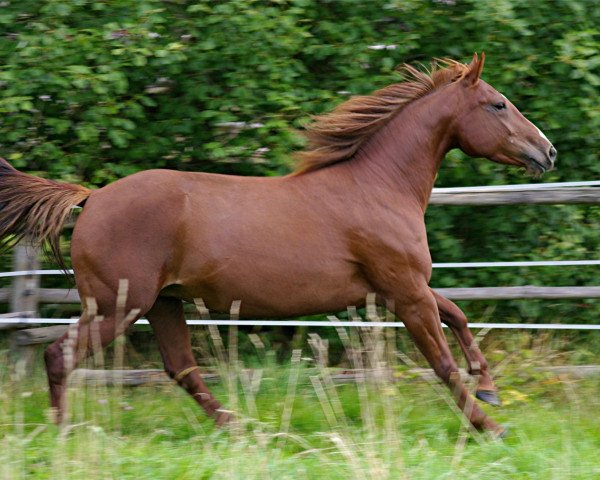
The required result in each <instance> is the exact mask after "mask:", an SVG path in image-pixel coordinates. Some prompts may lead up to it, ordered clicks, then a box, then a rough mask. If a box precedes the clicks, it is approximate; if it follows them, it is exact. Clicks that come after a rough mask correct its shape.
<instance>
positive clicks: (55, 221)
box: [0, 158, 92, 270]
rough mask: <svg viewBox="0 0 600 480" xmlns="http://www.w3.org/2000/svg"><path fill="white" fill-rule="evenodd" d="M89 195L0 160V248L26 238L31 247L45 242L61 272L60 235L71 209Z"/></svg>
mask: <svg viewBox="0 0 600 480" xmlns="http://www.w3.org/2000/svg"><path fill="white" fill-rule="evenodd" d="M91 193H92V191H91V190H90V189H89V188H86V187H83V186H81V185H73V184H69V183H60V182H55V181H53V180H47V179H45V178H40V177H35V176H33V175H29V174H27V173H23V172H20V171H18V170H16V169H15V168H13V167H12V166H11V165H10V164H9V163H8V162H7V161H6V160H4V159H3V158H0V248H2V249H4V248H7V247H10V246H12V245H14V244H15V243H17V242H18V241H19V240H21V239H22V238H23V237H28V238H29V239H30V240H31V241H32V242H33V243H34V244H37V245H42V244H44V243H45V242H46V241H47V242H48V245H49V246H50V250H51V252H52V254H53V255H54V257H55V258H56V261H57V262H58V264H59V266H60V268H62V269H63V270H66V266H65V262H64V259H63V257H62V254H61V252H60V232H61V231H62V229H63V227H64V224H65V222H66V220H67V218H69V215H70V213H71V210H72V207H74V206H76V205H81V204H83V202H84V201H85V200H86V199H87V198H88V197H89V196H90V194H91Z"/></svg>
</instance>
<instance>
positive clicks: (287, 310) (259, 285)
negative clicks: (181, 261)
mask: <svg viewBox="0 0 600 480" xmlns="http://www.w3.org/2000/svg"><path fill="white" fill-rule="evenodd" d="M291 267H292V265H290V268H288V269H285V268H284V269H281V268H275V267H270V266H262V267H261V266H257V265H253V266H248V268H234V267H226V266H221V268H220V269H219V267H215V268H214V271H213V272H212V274H211V273H205V274H204V275H200V276H190V277H188V278H187V279H185V280H182V281H180V282H177V284H176V285H172V286H170V287H168V288H167V289H166V290H165V292H166V293H167V294H169V295H173V296H178V297H180V298H183V299H185V300H187V301H193V300H195V299H199V298H201V299H202V300H203V301H204V303H205V304H206V306H207V307H208V308H209V309H210V310H212V311H216V312H229V311H230V308H231V305H232V303H233V302H234V301H240V302H241V311H240V313H241V315H242V316H244V317H264V318H278V317H279V318H282V317H293V316H299V315H310V314H316V313H323V312H336V311H341V310H345V309H346V308H347V307H348V306H361V305H363V304H364V303H365V298H366V295H367V294H368V293H369V292H371V291H373V289H372V288H371V287H370V285H369V284H368V282H367V281H366V280H365V279H364V278H362V276H361V275H360V274H359V272H358V271H355V270H354V269H353V268H352V267H351V266H350V265H348V266H342V267H339V266H338V267H337V268H334V269H324V268H320V269H314V270H313V269H310V268H291Z"/></svg>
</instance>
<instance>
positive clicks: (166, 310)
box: [147, 297, 230, 425]
mask: <svg viewBox="0 0 600 480" xmlns="http://www.w3.org/2000/svg"><path fill="white" fill-rule="evenodd" d="M147 317H148V321H149V322H150V325H151V326H152V330H154V335H155V336H156V340H157V341H158V346H159V348H160V353H161V355H162V358H163V362H164V365H165V370H166V372H167V373H168V374H169V376H170V377H171V378H173V379H175V380H176V381H177V383H179V385H180V386H181V387H183V388H184V389H185V390H186V391H187V392H188V393H189V394H190V395H191V396H192V397H193V398H194V400H195V401H196V402H197V403H198V404H199V405H200V406H201V407H202V408H203V409H204V411H205V412H206V413H207V414H208V415H209V416H210V417H212V418H214V419H215V422H216V423H217V425H221V424H224V423H226V422H227V421H229V420H230V416H229V414H228V413H227V412H225V411H222V410H220V408H221V405H220V403H219V402H218V401H217V400H216V399H215V397H213V395H212V394H211V393H210V391H209V390H208V388H206V385H205V384H204V382H203V381H202V377H201V376H200V372H199V368H198V365H197V364H196V360H195V359H194V355H193V353H192V345H191V341H190V332H189V330H188V327H187V325H186V323H185V317H184V316H183V304H182V302H181V300H179V299H177V298H168V297H158V299H157V300H156V303H155V304H154V306H153V307H152V308H151V309H150V311H149V312H148V313H147Z"/></svg>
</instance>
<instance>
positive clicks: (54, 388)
mask: <svg viewBox="0 0 600 480" xmlns="http://www.w3.org/2000/svg"><path fill="white" fill-rule="evenodd" d="M111 299H114V300H116V296H114V297H111ZM104 312H105V315H104V316H103V317H102V321H100V322H98V323H97V326H98V330H97V331H94V330H93V328H92V325H93V323H92V322H93V320H94V314H93V313H92V314H90V311H89V309H86V310H85V311H84V313H83V315H82V316H81V318H80V319H79V322H78V323H77V327H76V333H75V335H74V336H73V338H72V339H70V338H69V332H67V333H65V334H64V335H63V336H61V337H60V338H59V339H58V340H56V341H55V342H54V343H53V344H51V345H50V346H49V347H48V348H47V349H46V351H45V352H44V360H45V362H46V373H47V375H48V386H49V389H50V405H51V407H52V409H53V411H54V421H55V422H56V423H58V424H60V423H62V422H63V421H64V420H65V418H64V415H65V389H66V381H67V376H68V375H69V373H70V372H71V370H72V369H74V368H75V366H76V365H77V364H78V363H79V362H80V361H81V360H83V359H85V358H86V357H88V356H89V355H90V354H91V353H92V352H93V351H94V349H95V348H104V347H106V346H107V345H108V344H109V343H111V342H112V341H113V340H114V339H115V338H116V337H117V336H118V335H120V334H122V333H123V332H124V331H125V330H126V329H127V327H128V326H129V325H131V324H132V323H134V322H135V321H136V320H137V319H138V318H139V317H140V311H139V310H137V309H136V310H132V311H128V312H125V316H121V317H120V318H117V315H116V309H115V307H114V306H111V307H109V309H105V310H104ZM128 313H129V314H128ZM66 343H70V347H71V348H70V350H71V356H70V358H66V355H65V354H66V349H65V344H66Z"/></svg>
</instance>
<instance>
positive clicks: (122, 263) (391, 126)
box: [0, 54, 556, 434]
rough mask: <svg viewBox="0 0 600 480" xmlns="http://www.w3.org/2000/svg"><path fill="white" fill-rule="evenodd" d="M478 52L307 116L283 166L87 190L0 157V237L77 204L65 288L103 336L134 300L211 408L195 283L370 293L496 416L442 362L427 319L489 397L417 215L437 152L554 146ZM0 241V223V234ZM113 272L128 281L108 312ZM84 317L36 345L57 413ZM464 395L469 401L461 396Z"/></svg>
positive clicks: (211, 298)
mask: <svg viewBox="0 0 600 480" xmlns="http://www.w3.org/2000/svg"><path fill="white" fill-rule="evenodd" d="M483 63H484V55H483V54H482V55H481V58H478V57H477V55H474V57H473V60H472V62H471V63H470V64H469V65H465V64H462V63H458V62H455V61H451V60H446V61H443V63H442V65H441V66H435V65H434V66H433V67H432V69H431V71H430V72H427V73H423V72H420V71H418V70H416V69H414V68H412V67H410V66H406V67H405V69H404V70H405V74H406V75H407V78H406V80H405V81H403V82H401V83H397V84H394V85H390V86H388V87H385V88H383V89H381V90H378V91H376V92H374V93H373V94H371V95H367V96H359V97H353V98H351V99H350V100H348V101H347V102H345V103H343V104H341V105H340V106H338V107H337V108H336V109H335V110H334V111H333V112H331V113H329V114H327V115H323V116H321V117H317V119H316V121H315V123H314V124H313V126H312V127H311V128H310V129H309V132H308V138H309V141H310V144H309V148H308V150H307V151H305V152H303V153H301V154H300V157H301V158H300V163H299V166H298V168H297V170H296V171H295V172H294V173H293V174H291V175H288V176H284V177H279V178H253V177H238V176H227V175H215V174H206V173H184V172H176V171H167V170H150V171H145V172H141V173H137V174H134V175H131V176H129V177H126V178H123V179H121V180H119V181H117V182H115V183H113V184H111V185H108V186H106V187H103V188H101V189H98V190H93V191H92V190H89V189H87V188H85V187H82V186H77V185H69V184H63V183H58V182H54V181H51V180H45V179H40V178H37V177H34V176H31V175H28V174H25V173H21V172H19V171H17V170H15V169H13V168H12V167H10V166H9V165H8V163H6V162H5V161H3V162H2V164H1V166H0V177H1V179H2V181H1V182H0V205H1V210H0V236H1V237H2V238H6V236H8V235H10V236H11V237H9V238H11V239H13V240H14V239H18V238H20V237H22V236H25V235H27V236H28V237H30V238H33V239H34V240H37V241H39V242H42V241H45V240H48V241H49V242H50V245H51V247H52V249H53V251H54V253H55V254H56V255H58V257H59V261H60V251H59V244H58V239H59V234H60V230H61V228H62V225H63V222H64V220H65V218H66V217H67V215H68V214H69V211H70V209H71V207H72V206H74V205H80V206H83V210H82V212H81V214H80V216H79V218H78V219H77V222H76V225H75V229H74V232H73V238H72V244H71V252H72V255H71V256H72V263H73V269H74V271H75V278H76V283H77V289H78V290H79V293H80V295H81V298H82V300H83V302H84V306H86V307H87V309H88V310H89V308H90V305H92V303H93V302H92V300H91V299H95V302H94V305H96V306H97V312H98V314H99V315H102V316H103V321H102V322H100V323H99V337H100V338H99V341H100V342H101V344H102V345H103V346H105V345H107V344H109V343H110V342H112V340H113V339H114V338H115V335H117V334H119V333H121V332H123V331H124V330H125V329H126V328H127V327H128V326H129V325H130V324H132V323H133V322H135V321H136V320H137V319H138V318H140V317H141V316H142V315H145V316H146V317H147V318H148V320H149V322H150V324H151V325H152V328H153V329H154V333H155V335H156V338H157V341H158V343H159V347H160V352H161V354H162V357H163V360H164V364H165V369H166V371H167V372H168V373H169V375H170V376H171V377H173V378H174V379H175V380H176V381H177V382H178V383H179V384H180V385H181V386H182V387H183V388H185V389H186V390H187V391H188V392H189V393H190V394H191V395H192V396H193V398H194V400H195V401H196V402H197V403H198V404H199V405H200V406H201V407H202V408H204V410H205V411H206V413H207V414H208V415H210V416H212V417H213V418H214V419H215V421H216V422H217V423H219V424H220V423H224V422H226V421H227V420H228V419H229V416H228V413H227V412H225V411H223V410H222V409H220V404H219V402H218V401H217V400H216V399H215V398H214V397H213V396H212V394H211V393H210V392H209V390H208V389H207V388H206V386H205V385H204V383H203V382H202V379H201V377H200V374H199V371H198V367H197V366H196V361H195V360H194V355H193V354H192V349H191V346H190V337H189V332H188V329H187V326H186V324H185V319H184V316H183V305H182V303H183V301H188V302H189V301H193V300H194V299H198V298H202V299H203V300H204V302H205V304H206V306H207V307H208V308H209V309H211V310H214V311H221V312H226V311H228V309H229V307H230V305H231V304H232V302H233V301H234V300H241V315H242V316H244V317H246V318H247V317H260V318H277V317H279V318H281V317H283V318H286V317H287V318H289V317H294V316H300V315H309V314H315V313H320V312H336V311H341V310H344V309H345V308H346V307H347V306H348V305H355V306H362V305H364V304H365V298H366V297H367V294H369V293H373V292H374V293H375V294H376V299H377V302H378V303H379V304H380V305H385V306H387V307H388V308H390V309H391V310H392V311H393V312H394V313H395V314H396V315H397V316H398V317H399V318H400V319H401V320H402V321H403V322H404V323H405V325H406V328H407V330H408V332H409V333H410V335H411V336H412V338H413V339H414V341H415V343H416V345H417V346H418V348H419V349H420V351H421V352H422V353H423V355H424V356H425V357H426V359H427V360H428V362H429V363H430V364H431V366H432V367H433V369H434V371H435V372H436V374H437V375H438V376H439V378H440V379H441V380H442V381H443V382H444V383H446V384H447V385H448V386H449V387H450V389H451V391H452V392H453V394H454V396H455V398H456V402H457V404H458V406H459V407H460V408H462V409H463V410H467V412H466V414H467V415H468V419H469V420H470V422H471V424H472V425H473V426H475V427H476V428H479V429H483V430H488V431H491V432H493V433H495V434H501V433H502V431H503V429H502V427H501V426H500V425H498V424H496V423H495V422H494V421H493V420H492V419H491V418H489V417H488V416H487V415H486V414H485V413H484V412H483V411H482V410H481V408H480V407H479V406H478V405H476V404H474V405H472V408H471V404H472V403H473V402H471V401H470V400H469V398H468V397H469V393H468V390H467V389H466V388H465V386H464V385H463V383H462V382H461V380H460V377H459V376H458V375H457V374H456V372H457V370H458V367H457V364H456V362H455V360H454V359H453V357H452V355H451V352H450V350H449V348H448V344H447V342H446V338H445V336H444V333H443V331H442V327H441V323H440V321H441V322H444V323H445V324H447V325H448V326H449V327H450V329H451V330H452V332H453V333H454V334H455V336H456V338H457V339H458V343H459V344H460V346H461V348H462V351H463V352H464V355H465V356H466V358H467V361H468V364H469V369H470V373H476V374H477V375H479V384H478V386H477V397H479V398H480V399H481V400H484V401H487V402H489V403H492V404H497V403H498V397H497V396H496V393H495V392H496V389H495V387H494V383H493V381H492V379H491V378H490V375H489V373H488V368H487V362H486V360H485V358H484V357H483V356H482V354H481V352H480V351H479V350H478V349H477V347H476V346H475V344H474V342H473V337H472V335H471V333H470V332H469V329H468V328H467V320H466V318H465V315H464V314H463V313H462V312H461V310H460V309H459V308H458V307H457V306H456V305H454V304H453V303H452V302H450V301H449V300H447V299H445V298H443V297H441V296H440V295H438V294H437V293H435V292H434V291H433V290H432V289H431V288H430V287H429V280H430V277H431V257H430V253H429V249H428V246H427V235H426V232H425V223H424V214H425V209H426V207H427V203H428V200H429V196H430V194H431V190H432V188H433V184H434V181H435V178H436V174H437V171H438V169H439V166H440V163H441V161H442V159H443V158H444V155H445V154H446V153H447V152H448V151H449V150H450V149H452V148H460V149H462V150H463V151H464V152H465V153H467V154H468V155H470V156H474V157H486V158H488V159H489V160H492V161H494V162H498V163H504V164H511V165H517V166H521V167H525V168H526V169H527V170H529V171H531V172H532V173H536V174H541V173H543V172H544V171H545V170H548V169H551V168H552V167H553V164H554V160H555V158H556V150H555V149H554V147H553V146H552V145H551V143H550V142H549V141H548V139H547V138H546V137H545V136H544V135H543V134H542V133H541V132H540V130H539V129H537V128H536V127H535V126H534V125H533V124H532V123H530V122H529V121H528V120H527V119H526V118H525V117H524V116H523V115H522V114H521V113H520V112H519V111H518V110H517V109H516V108H515V106H514V105H513V104H512V103H511V102H509V101H508V100H507V99H506V98H505V97H504V96H503V95H501V94H500V93H498V92H497V91H496V90H494V89H493V88H492V87H490V86H489V85H488V84H487V83H485V82H484V81H482V80H480V75H481V71H482V68H483ZM8 241H10V240H8ZM120 279H127V280H128V285H129V288H128V293H127V301H126V306H125V308H126V310H127V311H130V312H133V313H132V314H131V315H129V316H125V315H123V312H121V313H119V311H118V310H119V309H118V308H117V306H116V305H117V303H118V302H117V296H118V295H119V282H120ZM90 325H91V322H90V320H89V315H86V314H85V310H84V315H83V316H82V318H81V319H80V321H79V323H78V327H77V329H78V334H77V336H76V338H75V339H74V340H72V341H73V342H74V343H75V344H74V346H73V351H74V352H75V353H74V356H75V358H74V359H73V362H71V361H69V362H66V361H65V358H64V355H63V350H62V344H63V342H65V340H66V339H67V337H66V336H64V337H62V338H61V339H59V340H57V341H56V342H55V343H53V344H52V345H51V346H50V347H48V349H47V350H46V353H45V360H46V369H47V373H48V380H49V386H50V398H51V403H52V406H53V407H54V408H55V411H56V419H57V421H58V422H60V421H61V420H62V419H63V416H64V393H65V383H66V376H67V374H68V373H69V371H70V369H71V368H73V366H74V364H76V363H77V362H78V361H80V360H81V359H83V358H84V357H85V356H87V355H88V354H89V353H90V350H91V346H92V343H93V338H92V335H91V333H90V330H91V327H90ZM467 402H468V404H469V408H468V409H464V407H465V405H466V404H467Z"/></svg>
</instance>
